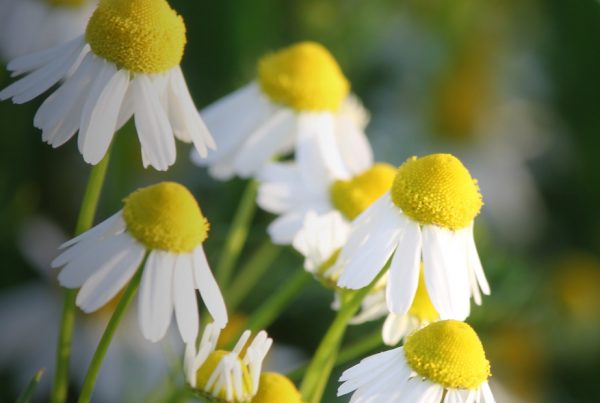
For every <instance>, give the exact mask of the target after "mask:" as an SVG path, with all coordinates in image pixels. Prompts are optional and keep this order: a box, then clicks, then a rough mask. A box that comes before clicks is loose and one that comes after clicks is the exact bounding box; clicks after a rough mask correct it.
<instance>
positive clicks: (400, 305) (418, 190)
mask: <svg viewBox="0 0 600 403" xmlns="http://www.w3.org/2000/svg"><path fill="white" fill-rule="evenodd" d="M482 204H483V203H482V200H481V194H480V193H479V188H478V186H477V182H476V181H475V180H473V179H472V178H471V175H470V174H469V171H467V169H466V168H465V167H464V166H463V165H462V163H461V162H460V161H459V160H458V159H456V158H455V157H453V156H452V155H449V154H432V155H429V156H426V157H422V158H418V159H417V158H416V157H412V158H410V159H408V160H407V161H406V162H405V163H404V164H402V165H401V166H400V168H398V172H397V174H396V178H395V179H394V184H393V185H392V188H391V190H390V191H389V192H388V193H386V194H385V195H383V196H382V197H381V198H379V199H378V200H377V201H376V202H375V203H373V204H372V205H371V206H370V207H369V208H367V209H366V210H365V211H364V212H363V213H362V214H361V215H360V216H358V217H357V218H356V220H355V221H354V222H353V224H352V231H351V234H350V236H349V239H348V242H347V243H346V245H345V246H344V248H343V249H342V251H341V253H340V256H339V258H338V259H337V262H336V266H337V270H343V273H342V274H341V276H340V279H339V281H338V286H340V287H346V288H352V289H359V288H362V287H365V286H367V285H368V284H369V283H370V282H371V281H372V280H373V279H374V278H375V276H377V274H378V273H379V271H380V270H381V269H382V268H383V267H384V265H385V264H386V262H387V261H388V260H389V259H390V258H391V262H390V267H389V271H388V281H387V286H386V301H387V305H388V309H389V310H390V311H391V312H393V313H396V314H398V315H404V314H405V313H406V312H407V311H408V309H409V308H410V306H411V304H412V302H413V300H414V296H415V293H416V290H417V286H418V283H419V273H420V265H421V261H422V262H423V271H424V277H425V285H426V288H427V292H428V293H429V297H430V298H431V302H432V303H433V306H434V307H435V309H436V310H437V312H438V313H439V314H440V318H441V319H459V320H463V319H464V318H466V317H467V316H468V315H469V312H470V299H471V296H473V298H474V300H475V302H476V303H477V304H480V303H481V293H480V289H481V291H483V293H484V294H489V292H490V290H489V285H488V283H487V280H486V278H485V274H484V272H483V268H482V266H481V262H480V260H479V255H478V253H477V249H476V247H475V240H474V238H473V220H474V218H475V216H477V214H479V211H480V209H481V206H482ZM392 255H393V257H392Z"/></svg>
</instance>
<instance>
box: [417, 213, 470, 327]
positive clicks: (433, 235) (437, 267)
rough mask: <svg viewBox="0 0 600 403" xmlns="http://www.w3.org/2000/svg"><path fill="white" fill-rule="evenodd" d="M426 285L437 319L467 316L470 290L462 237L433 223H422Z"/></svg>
mask: <svg viewBox="0 0 600 403" xmlns="http://www.w3.org/2000/svg"><path fill="white" fill-rule="evenodd" d="M423 267H424V276H425V286H426V287H427V292H428V293H429V297H430V299H431V303H432V304H433V306H434V307H435V309H436V310H437V311H438V312H439V314H440V319H456V320H464V319H465V318H466V317H467V316H469V311H470V297H471V291H470V287H469V276H468V272H467V261H466V255H465V253H464V245H463V244H462V239H461V237H460V236H459V235H458V234H457V233H455V232H454V231H450V230H448V229H445V228H441V227H437V226H434V225H424V226H423Z"/></svg>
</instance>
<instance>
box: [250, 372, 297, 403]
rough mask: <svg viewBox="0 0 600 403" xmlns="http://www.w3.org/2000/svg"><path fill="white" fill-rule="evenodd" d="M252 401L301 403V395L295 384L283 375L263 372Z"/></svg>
mask: <svg viewBox="0 0 600 403" xmlns="http://www.w3.org/2000/svg"><path fill="white" fill-rule="evenodd" d="M252 403H302V396H300V392H298V389H296V385H294V383H293V382H292V381H291V380H290V379H289V378H287V377H286V376H284V375H281V374H278V373H276V372H264V373H263V374H262V375H261V376H260V385H259V387H258V392H257V393H256V396H254V397H253V398H252Z"/></svg>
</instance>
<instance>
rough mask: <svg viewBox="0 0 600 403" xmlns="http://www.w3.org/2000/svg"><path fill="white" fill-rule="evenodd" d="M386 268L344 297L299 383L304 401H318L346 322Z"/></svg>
mask: <svg viewBox="0 0 600 403" xmlns="http://www.w3.org/2000/svg"><path fill="white" fill-rule="evenodd" d="M386 270H387V265H386V267H384V268H383V269H382V270H381V272H380V273H379V274H378V275H377V277H376V278H375V279H374V280H373V281H372V282H371V284H369V285H368V286H366V287H364V288H361V289H360V290H358V291H353V292H351V293H350V295H349V298H347V299H345V301H344V302H343V303H342V307H341V308H340V310H339V311H338V313H337V315H336V317H335V319H334V320H333V323H332V324H331V326H330V327H329V329H328V330H327V332H326V333H325V336H324V337H323V339H321V343H320V344H319V347H317V351H316V352H315V355H314V356H313V358H312V360H311V362H310V364H309V365H308V369H307V370H306V374H305V375H304V379H302V384H301V385H300V393H301V394H302V398H303V400H304V402H306V403H319V402H320V401H321V397H322V396H323V392H324V391H325V386H326V385H327V382H328V380H329V375H330V374H331V370H332V369H333V366H334V364H335V362H336V359H337V353H338V350H339V347H340V344H341V341H342V338H343V337H344V333H345V332H346V327H347V326H348V322H349V321H350V319H352V317H353V316H354V314H356V312H357V311H358V309H359V308H360V305H361V303H362V301H363V299H364V298H365V297H366V296H367V294H368V293H369V291H371V289H372V288H373V287H374V286H375V284H376V283H377V281H378V280H379V278H380V277H381V276H382V275H383V273H384V272H385V271H386Z"/></svg>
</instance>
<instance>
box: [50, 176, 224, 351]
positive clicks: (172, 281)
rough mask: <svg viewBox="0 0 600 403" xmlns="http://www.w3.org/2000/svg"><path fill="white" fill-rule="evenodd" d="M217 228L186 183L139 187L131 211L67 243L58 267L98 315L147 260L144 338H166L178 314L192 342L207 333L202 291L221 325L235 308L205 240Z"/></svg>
mask: <svg viewBox="0 0 600 403" xmlns="http://www.w3.org/2000/svg"><path fill="white" fill-rule="evenodd" d="M208 229H209V225H208V222H207V220H206V218H205V217H204V216H203V215H202V212H201V211H200V208H199V207H198V204H197V202H196V200H195V199H194V197H193V196H192V194H191V193H190V192H189V191H188V190H187V189H186V188H185V187H183V186H182V185H179V184H177V183H173V182H162V183H159V184H157V185H153V186H149V187H146V188H142V189H139V190H137V191H136V192H134V193H132V194H130V195H129V196H128V197H127V198H126V199H125V201H124V208H123V210H121V211H119V212H118V213H117V214H115V215H113V216H112V217H110V218H108V219H107V220H105V221H104V222H102V223H101V224H98V225H97V226H95V227H94V228H92V229H90V230H89V231H87V232H84V233H83V234H81V235H79V236H78V237H76V238H73V239H71V240H70V241H68V242H66V243H64V244H63V245H62V246H61V249H64V251H63V252H62V253H61V255H59V256H58V257H57V258H56V259H54V261H53V262H52V267H55V268H58V267H62V270H61V272H60V274H59V276H58V280H59V282H60V284H61V285H62V286H64V287H67V288H78V287H81V289H80V290H79V292H78V294H77V300H76V302H77V305H78V306H79V307H80V308H81V309H82V310H83V311H84V312H88V313H89V312H94V311H96V310H98V309H99V308H100V307H102V306H103V305H105V304H106V303H107V302H108V301H110V300H111V299H112V298H114V297H115V295H117V293H118V292H119V291H120V290H122V289H123V288H124V287H125V286H126V285H127V283H129V281H130V280H131V279H132V278H133V276H134V275H135V274H136V272H137V270H138V267H139V266H140V265H141V264H142V262H143V261H144V256H147V257H146V260H145V263H144V267H143V269H142V270H143V273H142V278H141V285H140V291H139V307H138V311H139V316H138V318H139V322H140V328H141V330H142V334H143V335H144V337H145V338H146V339H148V340H150V341H152V342H156V341H158V340H160V339H162V338H163V337H164V335H165V333H166V332H167V329H168V328H169V324H170V323H171V316H172V314H173V311H175V317H176V319H177V325H178V327H179V331H180V333H181V337H182V339H183V341H184V342H191V341H193V340H195V338H196V335H197V334H198V328H199V318H198V317H199V314H198V303H197V301H196V289H198V290H199V291H200V296H201V297H202V300H203V301H204V303H205V305H206V308H207V309H208V312H209V313H210V314H211V316H212V317H213V318H214V320H215V323H216V324H217V325H218V326H220V327H224V326H225V324H226V323H227V309H226V308H225V302H224V301H223V297H222V295H221V293H220V291H219V286H218V285H217V282H216V281H215V279H214V277H213V275H212V273H211V271H210V267H209V265H208V262H207V260H206V255H205V254H204V249H203V247H202V243H203V242H204V240H205V239H206V237H207V236H208Z"/></svg>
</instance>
